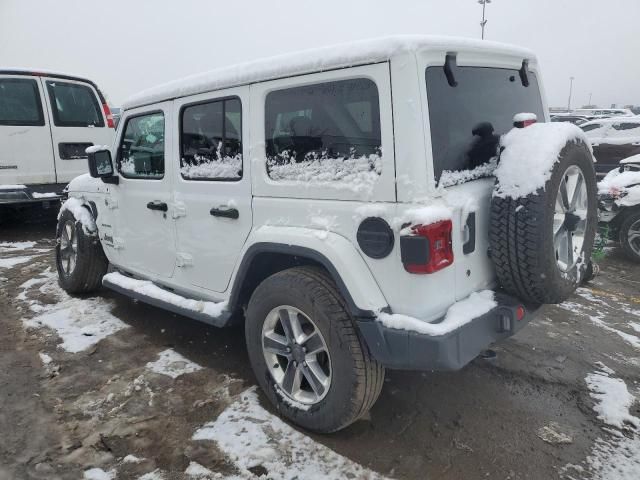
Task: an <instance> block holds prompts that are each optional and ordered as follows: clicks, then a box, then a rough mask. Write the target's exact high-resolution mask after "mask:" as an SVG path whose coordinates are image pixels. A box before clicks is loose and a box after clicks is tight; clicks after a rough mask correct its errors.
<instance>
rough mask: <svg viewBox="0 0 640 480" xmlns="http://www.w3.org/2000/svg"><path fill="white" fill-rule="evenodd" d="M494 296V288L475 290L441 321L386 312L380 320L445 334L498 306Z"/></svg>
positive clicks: (392, 325) (404, 327)
mask: <svg viewBox="0 0 640 480" xmlns="http://www.w3.org/2000/svg"><path fill="white" fill-rule="evenodd" d="M494 297H495V294H494V292H493V291H492V290H481V291H478V292H473V293H472V294H471V295H469V296H468V297H467V298H465V299H464V300H460V301H459V302H456V303H454V304H453V305H451V306H450V307H449V310H447V314H446V315H445V317H444V319H443V320H442V321H441V322H439V323H427V322H425V321H422V320H419V319H417V318H414V317H409V316H407V315H402V314H399V313H393V314H391V313H384V312H380V313H379V314H378V321H380V322H381V323H382V324H383V325H384V326H385V327H388V328H396V329H398V330H408V331H410V332H417V333H422V334H425V335H433V336H436V335H445V334H447V333H449V332H451V331H453V330H455V329H457V328H460V327H462V326H463V325H466V324H467V323H470V322H471V321H473V320H474V319H476V318H478V317H480V316H482V315H484V314H485V313H487V312H489V311H490V310H491V309H492V308H495V307H497V306H498V304H497V303H496V301H495V298H494Z"/></svg>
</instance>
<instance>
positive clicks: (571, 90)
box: [567, 77, 575, 112]
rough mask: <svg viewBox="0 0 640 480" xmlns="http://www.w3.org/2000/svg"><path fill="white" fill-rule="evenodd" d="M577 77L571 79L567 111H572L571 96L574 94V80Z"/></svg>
mask: <svg viewBox="0 0 640 480" xmlns="http://www.w3.org/2000/svg"><path fill="white" fill-rule="evenodd" d="M574 78H575V77H569V101H568V102H567V111H568V112H570V111H571V94H572V93H573V79H574Z"/></svg>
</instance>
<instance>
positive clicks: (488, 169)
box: [438, 157, 498, 188]
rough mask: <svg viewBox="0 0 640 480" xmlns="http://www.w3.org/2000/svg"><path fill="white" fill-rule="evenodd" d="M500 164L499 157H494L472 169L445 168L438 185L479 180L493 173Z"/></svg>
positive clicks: (451, 184) (449, 185) (446, 185)
mask: <svg viewBox="0 0 640 480" xmlns="http://www.w3.org/2000/svg"><path fill="white" fill-rule="evenodd" d="M497 166H498V157H494V158H492V159H491V160H489V162H488V163H483V164H482V165H479V166H477V167H476V168H474V169H471V170H444V171H443V172H442V174H441V175H440V182H438V187H445V188H446V187H451V186H453V185H460V184H461V183H466V182H469V181H471V180H477V179H478V178H484V177H490V176H491V175H493V172H494V171H495V169H496V167H497Z"/></svg>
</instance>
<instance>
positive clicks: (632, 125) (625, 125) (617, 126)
mask: <svg viewBox="0 0 640 480" xmlns="http://www.w3.org/2000/svg"><path fill="white" fill-rule="evenodd" d="M613 128H614V129H616V130H633V129H634V128H640V122H639V123H614V124H613Z"/></svg>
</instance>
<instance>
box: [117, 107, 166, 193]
mask: <svg viewBox="0 0 640 480" xmlns="http://www.w3.org/2000/svg"><path fill="white" fill-rule="evenodd" d="M118 171H119V172H120V173H121V174H122V176H123V177H126V178H147V179H154V180H158V179H161V178H163V177H164V115H163V114H162V112H154V113H149V114H145V115H139V116H136V117H129V118H128V119H127V123H126V125H125V127H124V135H123V136H122V140H121V142H120V147H119V148H118Z"/></svg>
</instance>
